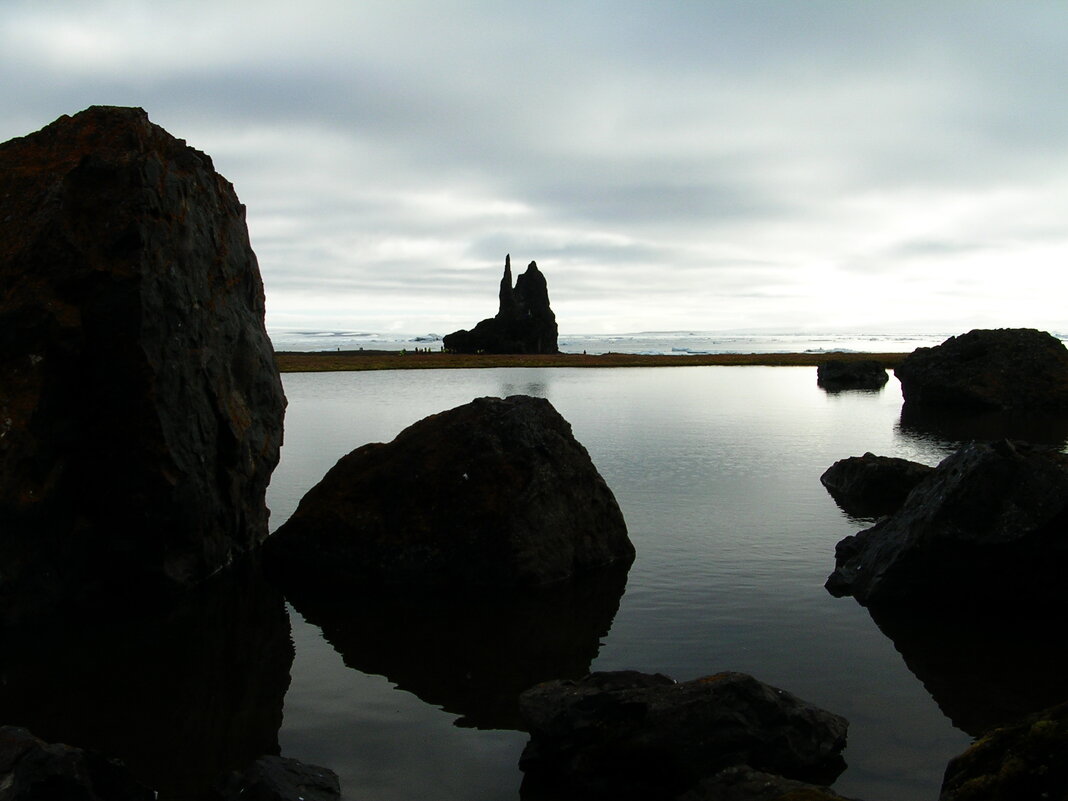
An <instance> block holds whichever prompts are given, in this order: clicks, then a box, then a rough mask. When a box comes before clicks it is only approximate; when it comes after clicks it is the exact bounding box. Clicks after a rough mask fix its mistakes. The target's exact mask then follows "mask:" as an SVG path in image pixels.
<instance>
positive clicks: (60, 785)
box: [0, 726, 156, 801]
mask: <svg viewBox="0 0 1068 801" xmlns="http://www.w3.org/2000/svg"><path fill="white" fill-rule="evenodd" d="M155 797H156V794H155V793H154V792H153V791H152V790H150V789H149V788H147V787H145V786H144V785H143V784H141V783H140V782H138V781H137V780H136V779H135V778H133V776H131V775H130V773H129V771H127V770H126V767H125V766H124V765H123V764H122V763H121V762H119V761H118V760H115V759H108V758H107V757H105V756H102V755H101V754H98V753H96V752H95V751H84V750H82V749H81V748H73V747H71V746H69V745H63V744H62V743H46V742H45V741H44V740H41V739H39V738H38V737H35V736H34V735H33V734H31V733H30V732H29V731H27V730H26V729H23V728H19V727H16V726H0V798H3V799H4V801H46V800H50V799H56V801H59V799H64V801H66V799H70V801H154V799H155Z"/></svg>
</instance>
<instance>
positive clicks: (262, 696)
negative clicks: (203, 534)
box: [0, 564, 293, 801]
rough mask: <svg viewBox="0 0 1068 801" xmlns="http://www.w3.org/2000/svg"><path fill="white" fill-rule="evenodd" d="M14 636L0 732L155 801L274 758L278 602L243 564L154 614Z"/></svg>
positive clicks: (281, 647) (287, 655) (285, 654)
mask: <svg viewBox="0 0 1068 801" xmlns="http://www.w3.org/2000/svg"><path fill="white" fill-rule="evenodd" d="M121 617H122V619H117V618H116V616H111V618H110V619H99V620H91V621H86V620H82V621H79V623H77V624H75V623H66V624H62V625H60V624H56V625H53V626H52V627H50V628H49V629H47V630H39V631H34V632H30V633H24V634H21V635H20V636H19V640H18V642H17V647H15V648H9V647H5V648H4V650H3V652H2V653H0V723H3V724H9V725H17V726H23V727H25V728H27V729H29V730H30V731H32V732H33V733H34V734H36V735H37V736H38V737H41V738H42V739H44V740H46V741H49V742H64V743H67V744H70V745H76V746H79V747H83V748H90V749H95V750H99V751H101V752H103V753H105V754H107V755H108V756H114V757H118V758H120V759H122V760H123V761H125V762H126V764H127V766H128V767H129V768H130V769H131V771H132V772H133V773H134V774H135V775H136V776H137V777H138V778H139V779H140V780H141V781H142V782H144V783H145V784H147V785H148V786H149V787H152V788H153V789H156V790H157V791H159V798H160V799H161V801H163V800H165V799H191V798H199V797H200V796H201V794H202V792H203V791H204V790H205V789H206V788H207V787H208V786H210V784H212V783H213V782H214V781H215V780H216V779H218V778H219V776H220V774H222V773H223V772H225V771H227V770H231V769H233V768H236V767H242V766H244V765H246V764H247V763H248V762H250V761H251V760H252V759H254V758H256V757H257V756H260V755H263V754H277V753H278V730H279V727H280V726H281V723H282V703H283V698H284V696H285V692H286V689H287V688H288V686H289V679H290V668H291V666H292V663H293V643H292V640H291V638H290V628H289V616H288V615H287V613H286V609H285V604H284V601H283V598H282V595H281V593H280V592H279V591H278V590H276V589H274V588H272V587H271V586H269V585H268V584H267V583H266V581H265V580H264V578H263V576H262V574H261V573H260V571H259V569H258V568H257V567H256V566H255V565H252V564H242V565H237V566H235V567H234V568H233V569H231V570H229V571H227V573H226V574H225V575H221V576H217V577H215V578H214V579H212V580H211V581H209V582H207V583H206V584H205V585H203V586H201V587H199V588H197V589H196V590H194V591H191V592H190V593H189V594H187V595H186V596H185V597H183V598H182V599H181V601H180V602H179V603H178V604H177V605H176V606H175V607H173V608H172V609H170V610H168V612H167V613H166V614H153V615H151V616H150V615H147V614H140V615H139V614H138V613H137V611H136V610H131V611H130V612H129V616H126V615H123V616H121Z"/></svg>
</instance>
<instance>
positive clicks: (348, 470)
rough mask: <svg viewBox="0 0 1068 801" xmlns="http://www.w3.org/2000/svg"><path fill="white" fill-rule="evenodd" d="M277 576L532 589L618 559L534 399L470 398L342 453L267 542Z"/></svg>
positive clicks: (598, 496)
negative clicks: (382, 438) (385, 440)
mask: <svg viewBox="0 0 1068 801" xmlns="http://www.w3.org/2000/svg"><path fill="white" fill-rule="evenodd" d="M268 551H269V555H270V556H271V560H272V563H273V564H274V566H275V568H276V569H277V570H278V571H279V572H280V573H281V575H282V577H283V580H284V581H286V582H290V583H292V582H297V583H310V584H313V585H334V586H335V587H338V588H340V589H351V588H368V587H384V586H394V587H406V588H413V587H414V588H429V587H436V588H448V589H450V590H451V591H457V590H461V591H462V590H463V589H464V588H472V587H497V588H501V587H527V586H536V585H543V584H550V583H552V582H556V581H561V580H564V579H568V578H571V577H573V576H575V575H578V574H581V573H584V572H588V571H591V570H594V569H597V568H600V567H604V566H607V565H609V564H627V563H629V562H630V561H631V560H632V559H633V557H634V546H633V545H632V544H631V542H630V539H629V538H628V537H627V529H626V524H625V523H624V521H623V515H622V513H621V512H620V510H619V506H618V505H617V504H616V500H615V497H614V496H613V495H612V492H611V490H609V488H608V485H607V484H605V482H604V479H603V478H601V475H600V474H599V473H598V472H597V469H596V468H595V467H594V465H593V462H592V461H591V460H590V456H589V454H588V453H587V451H586V449H585V448H583V447H582V445H580V444H579V443H578V442H577V441H576V440H575V437H574V435H573V434H572V432H571V426H570V425H569V424H568V423H567V421H566V420H564V418H563V417H561V416H560V414H559V413H558V412H557V411H556V410H555V409H554V408H553V407H552V404H550V403H549V402H548V401H547V400H545V399H543V398H533V397H528V396H524V395H515V396H512V397H509V398H506V399H501V398H479V399H477V400H474V401H472V402H471V403H468V404H465V405H463V406H459V407H457V408H455V409H451V410H449V411H446V412H441V413H440V414H436V415H432V416H430V417H427V418H426V419H424V420H421V421H419V422H417V423H415V424H414V425H412V426H409V427H408V428H406V429H405V430H404V431H402V432H401V433H400V434H398V435H397V438H396V439H394V440H393V441H392V442H390V443H388V444H382V443H373V444H370V445H364V446H363V447H361V448H357V449H356V450H354V451H352V452H351V453H349V454H348V455H347V456H344V457H343V458H342V459H341V460H340V461H338V463H337V464H336V465H335V466H334V467H333V468H332V469H331V470H330V472H328V473H327V475H326V476H325V477H324V478H323V480H322V481H320V482H319V484H317V485H316V486H315V487H313V488H312V489H311V490H309V492H308V493H307V495H305V496H304V498H303V499H301V502H300V505H299V506H298V508H297V511H296V512H295V513H294V514H293V517H292V518H290V520H289V521H288V522H287V523H286V524H285V525H283V526H282V527H281V528H279V529H278V531H277V532H276V533H275V534H274V535H273V536H272V537H271V539H270V540H269V544H268Z"/></svg>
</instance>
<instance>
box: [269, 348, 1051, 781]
mask: <svg viewBox="0 0 1068 801" xmlns="http://www.w3.org/2000/svg"><path fill="white" fill-rule="evenodd" d="M285 389H286V395H287V396H288V398H289V409H288V412H287V419H286V444H285V447H284V450H283V455H282V462H281V464H280V466H279V468H278V470H277V472H276V473H275V478H274V480H273V482H272V485H271V489H270V494H269V503H270V506H271V508H272V510H273V518H272V525H273V526H276V525H280V524H281V523H282V522H283V521H284V520H285V519H286V518H287V517H288V516H289V515H290V514H291V513H292V511H293V509H294V508H295V506H296V504H297V502H298V501H299V499H300V497H301V495H302V494H303V493H304V492H305V491H306V490H307V489H308V488H309V487H310V486H312V485H313V484H314V483H315V482H316V481H317V480H318V479H319V477H321V476H322V475H323V473H325V472H326V470H328V469H329V468H330V467H331V466H332V465H333V463H334V462H335V461H336V460H337V459H338V458H339V457H340V456H342V455H343V454H344V453H346V452H348V451H349V450H351V449H352V448H353V447H355V446H357V445H360V444H363V443H365V442H372V441H388V440H390V439H392V438H393V437H394V436H395V435H396V434H397V433H398V432H399V431H400V430H401V429H402V428H404V427H405V426H407V425H408V424H410V423H411V422H413V421H415V420H417V419H419V418H422V417H424V416H426V415H427V414H431V413H433V412H436V411H440V410H442V409H446V408H450V407H452V406H455V405H458V404H461V403H465V402H467V401H469V400H471V399H472V398H475V397H478V396H485V395H494V396H507V395H511V394H516V393H522V394H529V395H537V396H542V397H545V398H548V399H549V400H550V401H551V402H552V403H553V405H554V406H555V407H556V408H557V410H558V411H559V412H560V413H561V414H562V415H563V416H564V417H565V418H566V419H567V420H568V421H569V422H570V423H571V425H572V427H573V429H574V433H575V436H576V437H577V439H578V440H579V441H580V442H582V443H583V444H584V445H585V446H586V448H587V449H588V450H589V452H590V454H591V456H592V458H593V461H594V463H595V464H596V465H597V467H598V469H599V470H600V471H601V473H602V475H603V476H604V477H605V479H606V480H607V482H608V485H609V486H610V487H611V488H612V489H613V491H614V493H615V495H616V497H617V499H618V501H619V504H620V506H621V508H622V510H623V513H624V516H625V517H626V520H627V524H628V527H629V530H630V536H631V538H632V540H633V541H634V544H635V546H636V548H637V552H638V556H637V559H636V561H635V563H634V565H633V567H632V568H631V569H630V572H629V575H628V576H627V577H626V584H625V590H624V589H623V588H622V587H620V588H617V589H615V590H612V589H609V590H607V593H608V594H609V595H612V594H613V593H614V595H615V597H614V598H609V599H607V605H608V608H607V611H606V609H605V605H606V602H605V599H603V598H602V599H601V602H600V605H593V606H590V605H585V606H583V605H581V602H580V605H579V608H578V609H573V610H572V611H571V612H570V613H569V612H568V611H567V610H566V609H565V610H564V611H563V612H562V613H560V614H558V615H557V613H556V612H553V611H549V612H546V615H545V617H547V618H549V620H547V621H544V620H543V621H541V622H542V624H543V625H542V629H546V628H547V629H549V630H550V633H549V634H546V632H545V631H544V630H538V631H535V629H537V628H538V626H537V624H536V623H534V622H533V621H534V620H536V618H537V615H536V614H530V613H529V610H527V611H526V612H523V611H520V612H516V613H515V615H514V617H509V615H508V614H504V615H501V616H487V617H486V618H485V619H484V620H482V619H476V620H470V619H466V620H461V618H464V617H468V618H469V617H471V616H474V617H475V618H478V613H477V612H474V611H470V610H469V611H468V612H467V613H466V615H463V614H450V613H448V612H444V611H441V610H439V609H436V608H412V609H407V610H403V609H402V610H392V611H390V610H383V611H382V615H383V619H386V620H388V621H389V623H388V624H383V626H384V627H387V628H389V629H390V631H389V632H388V634H385V635H383V633H382V631H381V628H382V627H383V626H379V627H378V629H377V630H375V631H368V630H367V627H366V626H362V627H361V626H353V625H352V624H351V623H349V622H347V621H345V620H338V619H336V618H337V615H335V616H334V617H335V619H333V620H331V619H330V618H329V616H327V617H326V618H323V619H322V620H320V621H319V622H321V623H322V625H323V628H322V629H320V628H319V627H318V626H315V625H312V624H311V623H309V622H307V621H306V620H305V618H304V617H302V615H301V614H300V612H299V611H297V610H292V612H291V617H292V623H293V638H294V641H295V644H296V657H295V662H294V665H293V670H292V681H291V684H290V687H289V691H288V693H287V694H286V697H285V706H284V722H283V724H282V728H281V732H280V735H279V737H280V744H281V748H282V753H283V754H285V755H288V756H294V757H298V758H301V759H305V760H308V761H311V762H315V763H318V764H324V765H329V766H331V767H333V768H334V769H335V770H337V771H338V772H339V773H340V774H341V776H342V786H343V788H344V789H345V790H346V793H347V795H348V797H349V798H352V799H356V798H374V799H397V801H400V800H401V799H406V800H407V799H416V798H435V799H466V800H468V801H470V800H472V799H485V800H486V801H489V799H515V798H517V797H518V788H519V785H520V781H521V774H520V773H519V771H518V769H517V767H516V764H517V762H518V758H519V754H520V751H521V750H522V747H523V745H524V743H525V740H526V738H525V736H524V735H523V734H522V733H519V732H518V731H515V730H514V728H509V726H512V725H514V724H512V723H510V722H509V720H508V715H507V714H505V713H501V714H497V715H496V716H495V715H494V714H493V709H495V708H496V709H498V710H499V709H500V708H501V706H502V704H503V706H505V707H507V706H508V703H510V695H509V694H508V693H507V692H505V689H506V688H508V687H512V688H513V690H514V687H515V686H522V681H523V678H524V676H523V675H519V676H515V675H514V674H516V672H517V671H518V672H519V673H520V674H522V673H523V670H524V667H525V666H526V664H527V661H528V660H529V659H530V658H531V653H532V652H535V651H537V652H538V653H540V654H542V655H545V654H548V655H547V656H546V657H545V660H544V661H546V662H548V663H549V664H545V665H541V666H539V667H540V668H541V672H542V673H546V671H549V672H548V673H547V675H538V672H537V671H533V672H530V671H528V675H526V676H525V678H526V680H528V681H529V680H531V679H533V680H538V679H540V678H548V677H549V676H550V675H553V673H552V672H551V671H553V670H554V668H555V670H556V672H557V673H558V674H560V675H565V674H566V675H581V674H582V673H583V672H585V670H587V669H594V670H612V669H623V668H632V669H637V670H643V671H659V672H663V673H666V674H668V675H670V676H672V677H674V678H676V679H680V680H683V679H691V678H695V677H698V676H701V675H705V674H708V673H712V672H716V671H720V670H737V671H744V672H748V673H751V674H753V675H754V676H756V677H757V678H758V679H761V680H762V681H765V682H768V683H770V684H774V685H777V686H779V687H782V688H784V689H787V690H789V691H791V692H793V693H794V694H796V695H799V696H800V697H802V698H804V699H806V700H808V701H811V702H814V703H816V704H818V705H820V706H823V707H825V708H827V709H829V710H832V711H834V712H837V713H839V714H842V715H844V716H845V717H847V718H848V719H849V721H850V724H851V725H850V732H849V746H848V750H847V751H846V753H845V758H846V761H847V762H848V764H849V768H848V770H847V771H846V773H845V774H843V776H842V777H841V778H840V779H839V781H838V782H837V784H836V788H837V789H838V790H839V792H841V793H842V794H844V795H847V796H857V797H862V798H865V799H869V801H877V799H891V798H893V799H899V801H907V800H908V799H933V798H936V797H937V795H938V789H939V786H940V784H941V779H942V773H943V771H944V769H945V765H946V762H947V761H948V760H949V758H950V757H952V756H953V755H955V754H957V753H959V752H960V751H962V750H963V749H964V748H965V747H966V746H967V745H968V743H969V742H970V737H969V735H968V734H967V733H965V731H962V730H961V729H960V728H958V727H957V726H955V725H954V723H953V722H951V719H950V718H951V717H960V715H955V714H954V705H956V708H957V709H962V710H963V709H967V707H968V706H969V704H970V703H971V701H972V700H973V699H971V698H969V697H967V693H966V692H965V697H964V698H956V697H955V695H954V692H955V691H954V689H953V688H955V687H957V685H958V684H961V683H964V684H966V683H967V681H966V679H967V677H965V676H957V675H953V674H952V670H953V668H952V667H951V668H948V669H949V670H950V675H948V676H947V675H945V674H944V673H943V672H940V671H941V670H942V669H943V667H944V664H945V663H946V662H952V656H951V655H948V656H946V655H942V656H946V658H942V657H941V656H939V655H936V656H935V658H933V659H931V660H926V659H925V657H926V655H927V651H928V649H929V648H930V647H931V642H934V643H935V646H934V647H935V648H936V649H937V647H938V646H937V643H938V642H940V641H941V639H942V638H941V636H940V634H939V633H938V632H935V633H934V634H933V635H932V637H930V638H928V640H926V641H921V640H916V642H919V643H920V644H919V645H909V644H908V643H906V642H905V640H907V639H908V638H907V637H904V638H899V639H902V643H903V644H904V647H903V648H902V651H903V653H904V654H905V658H908V659H909V661H910V662H911V663H912V664H913V665H914V666H919V673H920V678H918V677H917V675H916V674H914V673H913V671H912V670H910V668H909V666H907V664H906V661H905V658H903V656H902V653H899V651H898V650H897V649H896V648H895V643H894V642H893V641H891V640H890V639H889V638H888V637H887V636H886V635H885V634H884V633H883V632H882V630H881V629H880V628H879V627H878V626H877V625H876V624H875V623H874V622H873V621H872V619H871V617H870V616H869V614H868V613H867V611H866V610H864V609H863V608H861V607H860V606H859V605H858V604H856V603H855V602H854V601H852V600H851V599H834V598H832V597H831V596H829V595H828V594H827V593H826V592H825V590H824V589H823V582H824V580H825V579H826V577H827V574H828V573H829V572H830V571H831V569H832V568H833V561H834V560H833V555H834V546H835V543H837V542H838V540H840V539H841V538H842V537H844V536H846V535H848V534H852V533H855V532H856V531H857V530H859V529H860V528H864V527H866V526H867V525H869V524H870V521H858V520H853V519H850V518H849V517H847V516H846V515H845V514H844V513H843V512H842V511H840V510H839V509H838V507H837V506H836V505H835V504H834V502H833V501H832V500H831V498H830V497H829V496H828V495H827V494H826V492H825V491H824V489H823V487H822V486H821V484H820V482H819V476H820V474H821V473H822V472H823V471H824V470H825V469H826V468H827V467H828V466H829V465H830V464H832V463H833V462H834V461H836V460H837V459H840V458H843V457H846V456H855V455H861V454H863V453H864V452H865V451H872V452H874V453H877V454H880V455H886V456H900V457H904V458H908V459H913V460H917V461H921V462H924V463H927V464H936V463H937V462H938V461H939V460H940V459H942V458H943V457H944V456H945V455H947V454H948V453H950V452H951V451H952V450H953V449H954V447H955V446H956V444H957V443H956V442H954V441H953V439H952V435H949V436H946V435H940V434H939V433H938V431H939V429H937V427H935V429H934V431H933V432H932V431H931V430H928V428H926V427H925V426H924V425H923V424H922V421H921V422H920V423H919V424H915V423H909V422H908V421H906V422H904V423H903V422H902V420H901V396H900V390H899V386H898V384H897V382H896V380H895V379H894V378H891V380H890V383H889V384H888V385H887V386H886V387H885V388H884V389H883V390H882V391H878V392H842V393H838V394H828V393H826V392H824V391H822V390H821V389H819V388H818V387H817V386H816V376H815V369H814V368H765V367H678V368H661V369H655V368H654V369H620V370H606V369H491V370H466V371H450V370H440V371H438V370H435V371H414V370H413V371H398V372H377V373H370V372H367V373H343V374H337V373H335V374H318V375H316V374H291V375H287V376H285ZM363 613H364V614H365V615H366V616H377V615H378V614H379V611H378V610H363ZM353 614H354V615H359V614H360V610H354V612H353ZM574 618H585V619H586V622H587V623H588V625H587V626H586V630H585V631H584V632H583V631H578V632H570V633H569V635H568V636H571V637H572V639H573V640H574V643H573V644H572V646H573V647H569V648H557V651H558V653H557V654H556V657H555V658H557V664H555V665H554V664H552V662H553V658H554V657H553V654H552V653H551V652H552V651H553V647H552V643H551V639H552V635H551V631H552V630H556V631H561V630H563V629H565V628H567V623H568V620H569V619H574ZM372 628H374V627H372ZM580 628H581V626H580ZM904 628H905V631H906V632H909V631H911V630H912V629H911V627H910V626H909V625H906V626H905V627H904ZM454 630H455V631H456V635H455V637H453V635H452V632H453V631H454ZM324 631H325V632H326V638H324V634H323V632H324ZM561 636H563V635H561ZM976 636H977V637H979V638H983V637H985V636H986V635H985V634H983V633H981V632H980V633H977V634H976ZM528 637H529V638H530V640H532V641H533V642H532V643H528V644H527V645H528V647H527V648H526V649H525V650H524V648H523V647H522V641H523V640H524V639H525V638H528ZM583 638H584V639H585V641H584V642H581V643H580V642H578V641H579V640H582V639H583ZM517 641H518V642H517ZM547 641H548V642H550V645H549V646H547V647H543V646H544V643H545V642H547ZM984 642H985V640H984ZM331 643H333V645H332V644H331ZM991 647H993V648H994V649H995V650H997V649H998V646H997V645H996V644H991ZM910 648H911V650H912V653H911V654H910V652H909V649H910ZM952 650H954V651H957V650H959V649H958V646H957V645H954V646H952ZM569 651H570V652H571V658H569V657H568V652H569ZM1025 653H1026V652H1025ZM575 654H581V656H579V657H578V660H577V661H578V663H579V664H576V659H575V658H574V655H575ZM1017 654H1019V651H1017ZM1014 658H1015V657H1014ZM586 659H589V660H590V662H589V663H588V664H582V663H584V662H585V660H586ZM980 661H981V660H980ZM928 662H930V663H931V664H934V666H935V667H934V668H931V667H930V665H928ZM977 665H978V663H977V662H975V661H974V660H973V661H972V662H970V663H968V664H965V665H964V666H963V667H962V668H961V669H962V670H964V671H966V672H971V671H978V672H979V673H980V674H982V668H981V667H978V666H977ZM1061 665H1062V666H1063V662H1062V663H1061ZM1024 672H1025V673H1026V672H1027V670H1026V669H1025V670H1024ZM924 682H927V683H928V684H929V685H931V686H932V687H943V686H945V687H948V688H949V689H948V690H943V691H942V697H938V698H933V697H932V694H931V692H929V691H928V689H927V688H926V687H925V684H924ZM978 684H979V687H978V688H977V690H976V695H977V696H982V695H983V694H984V693H986V694H987V695H989V691H990V687H989V677H988V676H986V675H981V676H980V677H979V679H978ZM502 695H503V697H487V696H502ZM940 704H942V705H943V706H945V707H946V708H947V710H948V711H947V712H945V713H944V712H943V711H942V709H940ZM963 716H964V717H965V718H966V717H967V714H966V713H964V714H963Z"/></svg>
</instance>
